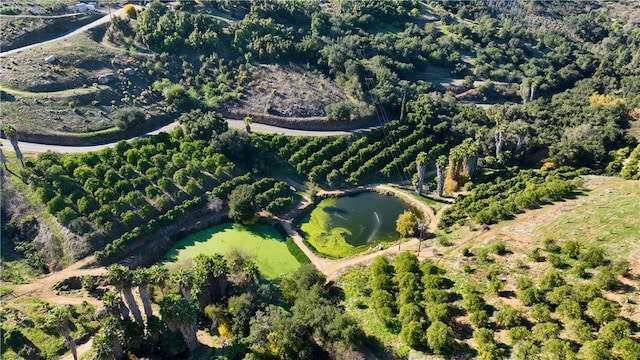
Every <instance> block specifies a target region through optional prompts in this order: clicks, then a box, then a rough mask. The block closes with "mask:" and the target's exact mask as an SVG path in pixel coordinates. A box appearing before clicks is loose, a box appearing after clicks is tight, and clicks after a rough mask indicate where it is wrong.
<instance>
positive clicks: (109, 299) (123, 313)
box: [102, 290, 129, 319]
mask: <svg viewBox="0 0 640 360" xmlns="http://www.w3.org/2000/svg"><path fill="white" fill-rule="evenodd" d="M102 305H104V307H105V309H106V310H107V313H108V314H109V315H111V316H112V317H113V318H115V319H128V318H129V309H127V307H126V306H125V305H124V303H123V302H122V299H121V298H120V295H118V294H117V293H116V292H115V291H111V290H109V291H107V292H106V293H104V295H103V296H102Z"/></svg>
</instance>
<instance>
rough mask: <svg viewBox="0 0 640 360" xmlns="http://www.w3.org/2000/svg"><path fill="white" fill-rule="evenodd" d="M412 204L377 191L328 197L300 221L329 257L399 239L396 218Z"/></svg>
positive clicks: (311, 240) (314, 243)
mask: <svg viewBox="0 0 640 360" xmlns="http://www.w3.org/2000/svg"><path fill="white" fill-rule="evenodd" d="M409 209H410V207H409V206H408V205H406V204H405V203H403V202H402V201H401V200H399V199H397V198H395V197H393V196H386V195H381V194H378V193H376V192H364V193H361V194H358V195H355V196H344V197H339V198H327V199H324V200H322V201H321V202H320V203H319V204H318V206H317V207H316V208H315V209H313V211H312V212H311V213H310V214H309V215H308V216H306V217H305V218H304V219H302V221H301V222H300V230H301V231H302V233H303V235H304V237H305V239H306V241H307V242H308V243H309V244H310V245H311V246H313V247H314V248H315V249H316V251H317V252H319V253H320V254H323V255H328V256H330V257H336V258H340V257H345V256H350V255H354V254H357V253H360V252H363V251H366V250H368V249H369V248H371V247H374V246H377V245H379V244H380V243H388V242H394V241H396V240H398V238H399V235H398V233H396V219H397V218H398V216H399V215H400V214H401V213H402V212H404V211H405V210H409Z"/></svg>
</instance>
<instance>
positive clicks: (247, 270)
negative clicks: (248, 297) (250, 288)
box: [242, 260, 260, 284]
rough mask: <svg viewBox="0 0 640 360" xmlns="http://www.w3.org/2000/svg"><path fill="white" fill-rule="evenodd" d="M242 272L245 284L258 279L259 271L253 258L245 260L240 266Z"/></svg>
mask: <svg viewBox="0 0 640 360" xmlns="http://www.w3.org/2000/svg"><path fill="white" fill-rule="evenodd" d="M242 272H243V273H244V282H245V283H246V284H252V283H255V282H256V280H258V275H259V274H260V271H259V270H258V265H256V263H255V262H254V261H253V260H246V261H245V262H244V265H243V266H242Z"/></svg>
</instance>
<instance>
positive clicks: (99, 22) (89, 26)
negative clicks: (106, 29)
mask: <svg viewBox="0 0 640 360" xmlns="http://www.w3.org/2000/svg"><path fill="white" fill-rule="evenodd" d="M123 15H124V10H123V9H119V10H116V11H112V12H111V14H108V15H105V16H103V17H101V18H100V19H98V20H96V21H94V22H92V23H89V24H87V25H85V26H82V27H79V28H78V29H76V30H74V31H72V32H70V33H68V34H65V35H62V36H58V37H56V38H53V39H51V40H46V41H41V42H38V43H35V44H31V45H27V46H23V47H20V48H17V49H13V50H9V51H5V52H0V57H4V56H7V55H11V54H15V53H19V52H21V51H24V50H27V49H31V48H34V47H38V46H42V45H44V44H49V43H53V42H56V41H60V40H64V39H68V38H70V37H72V36H75V35H78V34H81V33H83V32H85V31H87V30H89V29H93V28H95V27H98V26H100V25H102V24H105V23H108V22H111V18H112V17H113V16H120V17H122V16H123Z"/></svg>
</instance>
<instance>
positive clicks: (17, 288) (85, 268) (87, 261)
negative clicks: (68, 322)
mask: <svg viewBox="0 0 640 360" xmlns="http://www.w3.org/2000/svg"><path fill="white" fill-rule="evenodd" d="M94 264H95V257H94V256H88V257H86V258H84V259H82V260H80V261H77V262H75V263H73V264H72V265H70V266H69V267H67V268H65V269H62V270H60V271H57V272H54V273H51V274H48V275H47V276H44V277H41V278H39V279H37V280H34V281H32V282H31V283H29V284H24V285H8V286H10V287H11V288H12V289H13V293H11V294H9V295H6V296H4V297H3V298H2V299H1V300H2V301H8V300H11V299H15V298H19V297H21V296H26V295H29V296H34V297H37V298H38V299H40V300H42V301H46V302H50V303H55V304H72V305H79V304H81V303H82V302H83V301H86V302H88V303H90V304H93V305H100V304H101V303H102V302H101V301H100V300H98V299H96V298H94V297H91V296H66V295H56V294H55V292H54V290H53V287H54V285H55V284H57V283H58V282H60V281H63V280H65V279H68V278H70V277H75V276H78V277H81V276H85V275H92V276H102V275H107V273H108V272H107V269H106V268H105V267H102V266H101V267H89V266H91V265H94ZM4 285H7V284H4Z"/></svg>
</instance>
